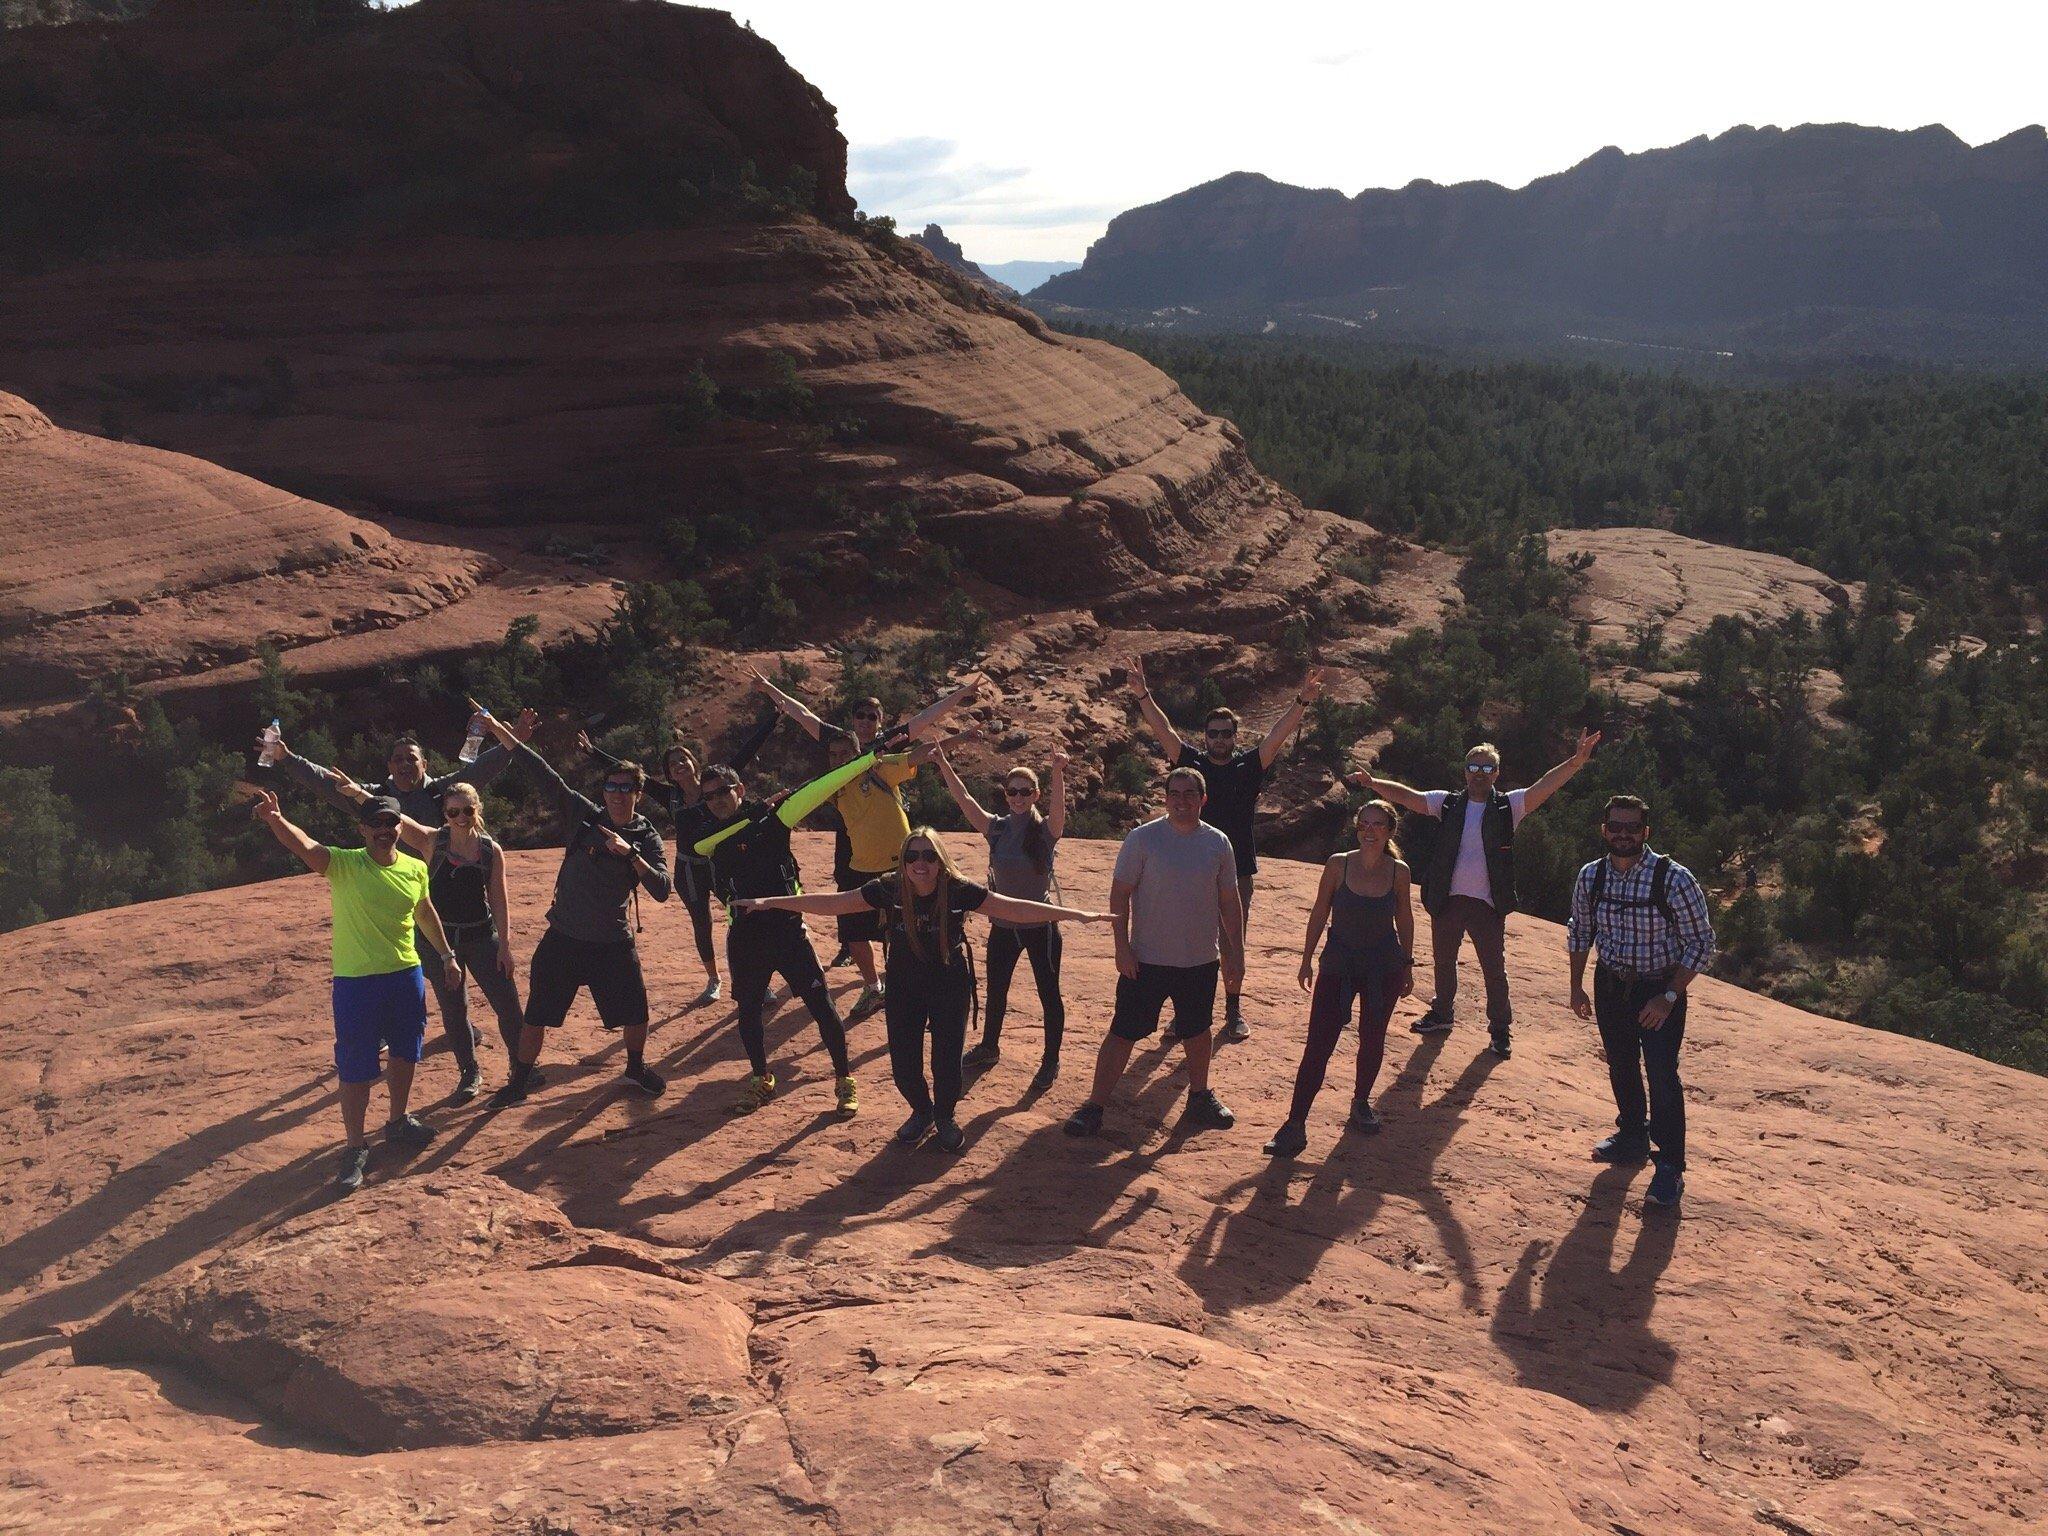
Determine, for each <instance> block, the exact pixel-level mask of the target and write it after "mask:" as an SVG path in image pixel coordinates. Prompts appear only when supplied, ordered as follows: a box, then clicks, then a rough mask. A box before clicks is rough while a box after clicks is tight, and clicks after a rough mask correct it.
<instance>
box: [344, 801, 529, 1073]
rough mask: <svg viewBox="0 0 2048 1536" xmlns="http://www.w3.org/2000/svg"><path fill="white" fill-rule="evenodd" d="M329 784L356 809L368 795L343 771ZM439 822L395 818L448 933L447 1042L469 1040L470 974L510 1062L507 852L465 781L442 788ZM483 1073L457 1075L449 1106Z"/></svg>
mask: <svg viewBox="0 0 2048 1536" xmlns="http://www.w3.org/2000/svg"><path fill="white" fill-rule="evenodd" d="M331 782H332V783H333V784H334V786H335V788H336V789H337V790H338V791H339V792H340V793H341V795H342V796H343V798H345V799H349V800H354V801H356V802H357V803H358V804H361V803H362V802H363V801H365V800H368V799H369V798H370V792H369V791H368V790H366V789H364V788H363V787H362V786H361V785H360V784H358V783H356V782H355V781H354V780H353V779H350V778H348V777H347V776H346V775H344V774H338V773H337V774H334V775H333V776H332V780H331ZM441 823H442V824H441V825H440V826H438V827H430V826H428V825H426V824H425V823H424V822H418V821H414V820H413V819H412V818H411V817H410V816H400V817H399V821H398V836H399V840H400V841H401V842H403V843H404V844H405V845H406V846H407V847H409V848H411V849H412V850H413V852H415V853H417V854H418V855H419V856H420V857H421V858H422V859H424V860H426V863H427V894H428V897H429V898H430V899H431V900H432V901H433V903H434V910H435V911H437V912H439V913H440V914H441V926H442V927H443V928H444V929H446V930H447V933H448V956H447V963H446V965H445V967H444V970H445V973H446V979H445V981H444V983H443V985H442V986H441V987H440V989H439V991H440V996H441V1011H442V1019H443V1022H444V1023H445V1024H446V1025H447V1027H448V1031H449V1034H450V1037H451V1038H454V1037H458V1036H459V1037H460V1038H462V1039H465V1040H466V1039H468V1038H469V1028H470V1026H469V985H468V982H469V979H470V978H471V977H474V978H475V980H476V984H477V986H478V988H479V989H480V990H481V991H482V992H483V995H484V999H485V1001H487V1002H488V1003H489V1004H490V1005H491V1011H492V1012H494V1013H495V1014H497V1016H498V1035H499V1038H500V1039H502V1040H503V1041H504V1042H505V1056H506V1060H507V1061H508V1062H516V1061H517V1060H518V1050H519V1032H520V1030H521V1029H522V1028H523V1027H524V1025H525V1015H524V1013H523V1011H522V1010H521V1008H520V1006H519V983H518V982H517V981H516V980H515V979H514V973H513V964H512V911H511V904H510V902H508V901H507V900H506V896H505V850H504V849H503V848H501V847H500V846H499V845H498V842H497V839H495V838H493V837H492V836H491V835H490V833H489V831H487V830H486V829H485V827H484V802H483V796H481V795H480V794H478V793H477V792H476V790H475V788H474V787H473V786H471V785H469V784H466V783H461V782H457V783H453V784H450V785H448V786H447V787H446V788H445V789H443V790H442V791H441ZM479 1076H480V1074H479V1073H478V1072H477V1071H476V1070H475V1069H474V1068H470V1069H469V1070H467V1071H465V1072H464V1073H463V1074H462V1078H461V1080H460V1081H459V1082H458V1083H457V1084H456V1085H455V1091H454V1092H453V1093H452V1094H450V1095H449V1096H448V1102H449V1103H451V1104H467V1103H468V1102H469V1101H470V1100H471V1099H473V1098H475V1097H476V1096H477V1092H478V1090H479V1087H480V1084H479V1081H478V1079H479Z"/></svg>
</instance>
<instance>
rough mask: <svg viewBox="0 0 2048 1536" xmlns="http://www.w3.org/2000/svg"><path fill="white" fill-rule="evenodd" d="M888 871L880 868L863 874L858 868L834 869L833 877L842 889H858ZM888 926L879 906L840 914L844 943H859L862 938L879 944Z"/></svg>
mask: <svg viewBox="0 0 2048 1536" xmlns="http://www.w3.org/2000/svg"><path fill="white" fill-rule="evenodd" d="M887 873H888V871H887V870H878V871H876V872H875V874H863V873H862V872H861V871H860V870H857V869H849V870H846V871H845V872H844V873H841V872H840V871H838V870H834V871H833V872H832V877H833V879H835V880H836V881H838V883H839V889H840V890H842V891H857V890H859V889H860V888H861V887H862V886H864V885H866V884H867V883H868V882H869V881H870V880H873V879H875V878H877V877H878V876H879V875H883V874H887ZM887 926H888V925H887V924H886V923H884V922H883V921H882V914H881V911H880V910H879V909H878V908H875V907H862V908H861V909H860V911H858V912H848V913H844V914H842V915H841V916H840V918H839V942H840V943H842V944H858V943H860V942H861V940H863V939H865V940H867V942H869V943H870V944H879V943H881V942H882V939H883V936H884V932H885V930H886V928H887Z"/></svg>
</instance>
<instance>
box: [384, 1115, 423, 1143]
mask: <svg viewBox="0 0 2048 1536" xmlns="http://www.w3.org/2000/svg"><path fill="white" fill-rule="evenodd" d="M384 1139H385V1140H386V1141H395V1142H397V1143H398V1144H399V1145H400V1146H402V1147H424V1146H425V1145H426V1144H427V1143H428V1142H430V1141H432V1140H433V1139H434V1128H433V1127H432V1126H431V1125H429V1124H427V1122H426V1121H424V1120H422V1119H421V1118H420V1117H419V1116H418V1115H400V1116H399V1117H398V1118H397V1119H396V1120H392V1121H389V1122H387V1123H386V1125H385V1127H384Z"/></svg>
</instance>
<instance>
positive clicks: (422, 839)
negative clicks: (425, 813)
mask: <svg viewBox="0 0 2048 1536" xmlns="http://www.w3.org/2000/svg"><path fill="white" fill-rule="evenodd" d="M434 833H435V829H434V828H433V827H430V826H428V825H427V824H426V823H425V822H423V821H414V820H413V819H412V818H411V817H410V816H408V815H406V814H405V813H404V812H403V811H401V812H399V815H398V840H399V841H400V842H401V843H403V844H405V846H406V847H408V848H410V849H412V850H413V851H414V852H415V853H417V854H418V855H419V856H420V857H421V858H423V859H424V858H426V857H427V856H428V855H429V854H431V853H432V852H433V851H434Z"/></svg>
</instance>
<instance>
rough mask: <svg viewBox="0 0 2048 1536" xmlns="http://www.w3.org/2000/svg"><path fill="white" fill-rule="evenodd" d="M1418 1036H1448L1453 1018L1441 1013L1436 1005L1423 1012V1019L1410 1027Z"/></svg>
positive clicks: (1433, 1004) (1431, 1005) (1432, 1004)
mask: <svg viewBox="0 0 2048 1536" xmlns="http://www.w3.org/2000/svg"><path fill="white" fill-rule="evenodd" d="M1408 1027H1409V1028H1410V1029H1412V1030H1413V1031H1414V1032H1415V1033H1416V1034H1418V1035H1448V1034H1449V1033H1450V1032H1451V1016H1450V1015H1449V1014H1448V1013H1439V1012H1438V1011H1437V1006H1436V1004H1435V1003H1431V1004H1430V1005H1429V1006H1428V1007H1427V1008H1425V1009H1424V1010H1423V1012H1422V1017H1421V1018H1419V1019H1417V1020H1416V1021H1415V1022H1414V1023H1413V1024H1410V1025H1409V1026H1408Z"/></svg>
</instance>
